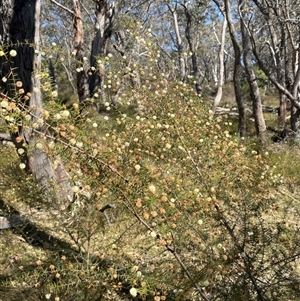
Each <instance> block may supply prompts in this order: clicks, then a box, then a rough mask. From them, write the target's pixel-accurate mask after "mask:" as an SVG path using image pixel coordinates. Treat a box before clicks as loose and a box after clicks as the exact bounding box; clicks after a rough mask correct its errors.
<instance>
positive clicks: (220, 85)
mask: <svg viewBox="0 0 300 301" xmlns="http://www.w3.org/2000/svg"><path fill="white" fill-rule="evenodd" d="M226 28H227V20H226V18H224V21H223V26H222V36H221V44H220V50H219V66H220V67H219V77H218V91H217V95H216V97H215V99H214V105H213V111H215V110H216V108H217V106H218V105H219V104H220V101H221V99H222V92H223V83H224V46H225V35H226Z"/></svg>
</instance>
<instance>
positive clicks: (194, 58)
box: [183, 1, 202, 94]
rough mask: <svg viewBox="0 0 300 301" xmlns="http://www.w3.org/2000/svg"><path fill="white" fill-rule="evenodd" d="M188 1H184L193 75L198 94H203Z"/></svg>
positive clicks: (186, 31)
mask: <svg viewBox="0 0 300 301" xmlns="http://www.w3.org/2000/svg"><path fill="white" fill-rule="evenodd" d="M187 5H188V3H187V1H185V2H184V5H183V7H184V13H185V17H186V27H185V37H186V39H187V41H188V45H189V49H190V52H191V53H192V67H193V75H194V78H195V89H196V92H197V94H201V92H202V88H201V84H200V80H199V69H198V60H197V54H196V52H195V48H194V43H193V38H192V33H191V31H192V16H191V14H190V12H189V9H188V7H187Z"/></svg>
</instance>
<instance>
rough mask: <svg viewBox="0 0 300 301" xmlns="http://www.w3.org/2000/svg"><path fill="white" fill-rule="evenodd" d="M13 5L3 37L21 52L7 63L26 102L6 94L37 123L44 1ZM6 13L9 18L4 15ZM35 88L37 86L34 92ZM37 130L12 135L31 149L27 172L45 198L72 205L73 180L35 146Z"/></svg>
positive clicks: (0, 22) (1, 20)
mask: <svg viewBox="0 0 300 301" xmlns="http://www.w3.org/2000/svg"><path fill="white" fill-rule="evenodd" d="M12 3H13V2H12V1H6V2H5V5H7V9H5V8H4V7H3V6H2V11H1V16H0V28H5V32H4V33H5V34H4V35H3V36H2V39H3V42H11V44H10V47H11V48H12V49H15V50H16V51H17V55H16V57H15V58H14V60H13V62H12V65H9V64H7V65H6V66H9V68H11V69H10V72H11V74H12V72H13V74H14V77H15V78H17V79H18V80H20V81H22V83H23V89H24V91H25V92H24V94H25V96H24V98H23V99H19V98H17V94H16V92H15V91H14V90H12V89H10V90H7V91H6V92H7V94H8V98H9V100H10V101H14V102H16V103H17V104H18V105H19V107H20V109H21V110H27V106H28V105H29V106H30V107H31V111H30V112H31V113H30V114H31V116H32V122H34V121H35V120H36V118H38V117H39V116H40V112H41V109H42V94H41V90H40V88H41V86H40V81H39V79H38V78H37V77H36V76H35V75H34V71H35V70H39V68H40V55H38V54H35V52H34V50H36V51H37V52H38V51H39V18H40V1H39V0H15V1H14V5H12ZM4 12H6V13H8V15H6V16H4ZM5 17H7V18H5ZM33 46H34V47H33ZM3 66H4V65H2V67H3ZM2 72H3V70H2ZM10 78H13V76H11V77H10ZM13 84H14V81H13V80H11V85H13ZM33 87H35V89H34V92H33ZM27 93H30V94H31V97H28V94H27ZM24 99H26V101H25V100H24ZM22 100H24V101H22ZM37 131H40V132H42V131H43V129H42V127H40V128H37V129H35V130H31V129H27V130H26V131H25V129H23V128H22V127H21V126H19V128H18V131H17V132H16V133H13V134H12V141H13V142H14V144H15V146H16V148H17V149H18V148H21V147H22V148H23V147H24V146H23V145H24V144H26V145H27V146H28V148H25V150H27V149H28V151H27V152H25V153H24V155H23V156H22V158H21V159H23V161H24V163H25V165H26V169H27V171H31V172H32V173H33V174H34V176H35V177H36V179H37V180H38V183H39V185H40V188H41V189H42V191H43V192H44V193H45V199H47V200H50V199H51V200H52V201H56V200H59V201H60V202H62V203H64V202H68V201H69V200H70V199H71V198H72V196H73V192H72V189H71V186H70V184H69V179H68V178H67V177H64V174H65V171H64V169H63V167H62V164H61V166H60V170H58V169H56V170H55V169H53V167H52V163H51V161H50V159H49V158H48V156H47V154H46V153H45V152H44V150H43V149H37V148H36V147H35V145H36V142H37V140H38V139H39V138H38V135H37V134H36V132H37ZM53 204H55V202H53Z"/></svg>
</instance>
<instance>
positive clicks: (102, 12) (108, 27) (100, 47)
mask: <svg viewBox="0 0 300 301" xmlns="http://www.w3.org/2000/svg"><path fill="white" fill-rule="evenodd" d="M95 4H96V8H95V15H96V21H95V27H94V30H95V34H94V38H93V41H92V51H91V58H90V65H91V66H92V67H95V71H91V75H90V77H89V91H90V94H91V95H93V94H94V93H96V92H97V91H98V89H99V88H101V85H102V83H103V77H104V74H101V73H100V71H99V68H96V67H97V66H96V65H97V64H96V60H97V57H99V56H105V55H106V54H107V47H108V42H109V40H110V38H111V35H112V26H113V21H114V17H115V13H116V12H115V7H113V6H112V7H109V2H108V1H107V0H97V1H95Z"/></svg>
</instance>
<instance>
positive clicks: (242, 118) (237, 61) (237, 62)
mask: <svg viewBox="0 0 300 301" xmlns="http://www.w3.org/2000/svg"><path fill="white" fill-rule="evenodd" d="M224 4H225V15H226V19H227V22H228V28H229V33H230V38H231V41H232V45H233V49H234V71H233V82H234V93H235V98H236V102H237V106H238V112H239V135H240V137H244V136H245V135H246V106H245V102H244V99H243V97H242V90H241V84H240V79H241V71H242V65H241V49H240V46H239V44H238V41H237V38H236V31H235V28H234V25H233V22H232V20H231V15H230V14H231V11H230V2H229V0H225V1H224Z"/></svg>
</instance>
